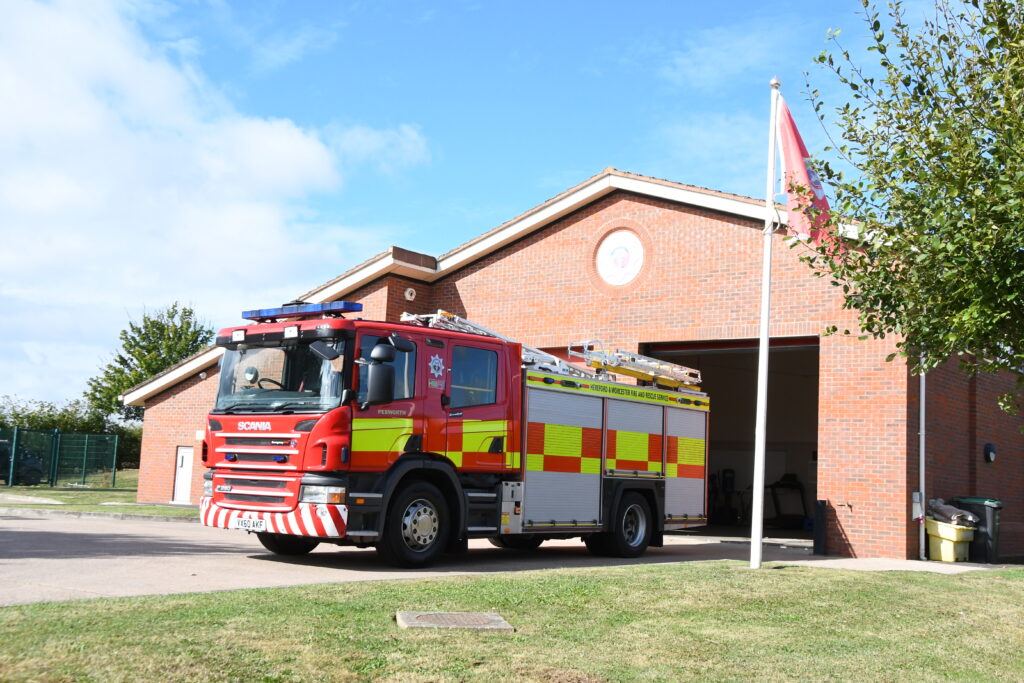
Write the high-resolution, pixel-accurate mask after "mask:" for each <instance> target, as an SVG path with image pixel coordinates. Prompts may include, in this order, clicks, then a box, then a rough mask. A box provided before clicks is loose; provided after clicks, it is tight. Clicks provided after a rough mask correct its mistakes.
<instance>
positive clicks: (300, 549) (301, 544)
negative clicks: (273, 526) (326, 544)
mask: <svg viewBox="0 0 1024 683" xmlns="http://www.w3.org/2000/svg"><path fill="white" fill-rule="evenodd" d="M256 538H258V539H260V543H262V544H263V547H264V548H266V549H267V550H269V551H270V552H272V553H274V554H275V555H306V554H309V553H311V552H312V551H313V548H315V547H317V546H318V545H320V541H318V540H316V539H313V538H306V537H305V536H288V535H286V534H272V533H270V532H266V531H261V532H259V533H257V534H256Z"/></svg>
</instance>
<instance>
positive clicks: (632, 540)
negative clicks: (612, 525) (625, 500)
mask: <svg viewBox="0 0 1024 683" xmlns="http://www.w3.org/2000/svg"><path fill="white" fill-rule="evenodd" d="M646 535H647V516H646V515H645V514H644V511H643V508H641V507H640V506H639V505H630V506H629V507H628V508H626V513H625V514H624V515H623V517H622V536H623V538H624V539H625V541H626V543H627V544H629V546H630V547H636V546H638V545H640V543H642V542H643V540H644V537H645V536H646Z"/></svg>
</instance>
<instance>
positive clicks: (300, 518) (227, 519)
mask: <svg viewBox="0 0 1024 683" xmlns="http://www.w3.org/2000/svg"><path fill="white" fill-rule="evenodd" d="M238 519H261V520H264V521H265V522H266V523H267V531H268V532H270V533H274V534H289V535H292V536H312V537H315V538H343V537H344V536H345V531H346V530H347V528H348V506H346V505H326V504H323V503H299V504H298V505H297V506H296V507H295V509H294V510H291V511H290V512H260V511H256V510H235V509H229V508H225V507H221V506H220V505H217V504H216V503H214V502H213V500H212V499H211V498H210V497H208V496H203V497H202V498H200V499H199V522H200V523H201V524H202V525H203V526H210V527H217V528H219V529H234V528H237V527H236V526H235V524H236V521H235V520H238Z"/></svg>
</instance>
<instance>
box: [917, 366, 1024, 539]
mask: <svg viewBox="0 0 1024 683" xmlns="http://www.w3.org/2000/svg"><path fill="white" fill-rule="evenodd" d="M911 383H912V386H911V392H910V394H909V396H908V402H907V403H908V411H909V412H910V415H911V418H912V420H911V425H912V430H913V431H912V435H911V438H910V439H908V441H909V443H908V446H909V448H908V454H907V459H908V462H909V464H910V468H909V469H910V471H911V472H912V476H913V482H914V484H915V485H914V487H913V488H915V489H916V482H917V476H918V474H917V464H918V450H917V449H918V445H917V424H918V419H917V418H918V395H919V392H918V378H917V377H914V378H912V379H911ZM1012 387H1013V380H1012V378H1011V377H1009V376H1007V375H1002V376H1000V375H979V376H977V377H973V378H969V377H967V376H966V375H964V374H963V373H962V372H960V371H959V369H958V368H957V364H956V362H955V361H951V362H949V363H947V364H946V365H944V366H943V367H941V368H939V369H937V370H934V371H932V372H930V373H928V375H927V377H926V388H925V392H926V397H927V400H926V404H925V409H926V425H927V429H926V431H925V452H926V462H925V477H926V481H925V485H926V489H925V493H926V495H927V497H929V498H944V499H946V500H947V501H948V500H949V499H950V498H952V497H954V496H984V497H988V498H998V499H1000V500H1002V501H1003V506H1004V508H1003V511H1002V513H1001V520H1000V543H999V545H1000V554H1001V555H1002V556H1003V557H1021V556H1024V468H1022V467H1021V457H1022V455H1024V435H1022V434H1021V431H1020V427H1021V420H1020V419H1019V418H1012V417H1010V416H1008V415H1006V414H1005V413H1004V412H1002V411H1001V410H1000V409H999V406H998V403H997V400H998V397H999V395H1000V394H1002V393H1003V392H1005V391H1008V390H1010V389H1011V388H1012ZM986 443H992V444H995V446H996V460H995V462H992V463H989V462H986V461H985V460H984V458H983V457H982V450H983V448H984V445H985V444H986ZM915 548H916V544H915Z"/></svg>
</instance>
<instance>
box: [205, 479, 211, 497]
mask: <svg viewBox="0 0 1024 683" xmlns="http://www.w3.org/2000/svg"><path fill="white" fill-rule="evenodd" d="M203 495H204V496H206V497H207V498H209V497H211V496H212V495H213V482H212V481H210V480H209V479H203Z"/></svg>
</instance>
